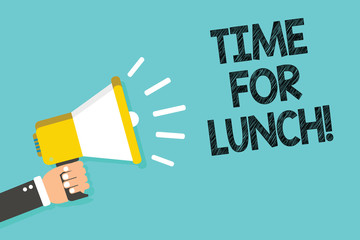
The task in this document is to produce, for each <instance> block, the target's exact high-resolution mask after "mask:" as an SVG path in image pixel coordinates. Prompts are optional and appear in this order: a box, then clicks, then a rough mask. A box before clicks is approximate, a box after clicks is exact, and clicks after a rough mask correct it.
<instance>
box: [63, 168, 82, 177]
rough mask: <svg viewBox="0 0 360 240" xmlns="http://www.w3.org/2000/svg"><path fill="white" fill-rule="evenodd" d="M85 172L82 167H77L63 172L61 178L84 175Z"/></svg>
mask: <svg viewBox="0 0 360 240" xmlns="http://www.w3.org/2000/svg"><path fill="white" fill-rule="evenodd" d="M85 173H86V170H85V168H83V167H82V168H79V169H73V170H70V171H69V172H66V173H64V174H63V175H62V179H63V180H69V179H73V178H76V177H78V176H81V175H85Z"/></svg>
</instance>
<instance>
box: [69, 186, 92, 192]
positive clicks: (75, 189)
mask: <svg viewBox="0 0 360 240" xmlns="http://www.w3.org/2000/svg"><path fill="white" fill-rule="evenodd" d="M89 187H90V185H89V184H88V183H82V184H80V185H77V186H74V187H72V188H70V190H69V192H70V193H71V194H74V193H77V192H85V190H86V189H88V188H89Z"/></svg>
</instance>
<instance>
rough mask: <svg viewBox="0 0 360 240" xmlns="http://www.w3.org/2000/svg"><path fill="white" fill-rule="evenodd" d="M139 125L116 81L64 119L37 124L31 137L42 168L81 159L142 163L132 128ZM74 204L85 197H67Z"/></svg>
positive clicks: (55, 118) (48, 120)
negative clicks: (42, 165)
mask: <svg viewBox="0 0 360 240" xmlns="http://www.w3.org/2000/svg"><path fill="white" fill-rule="evenodd" d="M138 122H139V117H138V115H137V114H136V113H135V112H129V110H128V106H127V103H126V99H125V94H124V90H123V87H122V85H121V81H120V78H119V77H113V78H112V79H111V84H110V85H108V86H107V87H106V88H104V89H103V90H102V91H100V92H99V93H97V94H96V95H95V96H94V97H92V98H91V99H89V100H88V101H87V102H85V103H84V104H82V105H81V106H80V107H78V108H77V109H75V110H74V111H72V112H71V113H67V114H64V115H60V116H57V117H53V118H49V119H46V120H42V121H39V122H37V123H36V124H35V129H36V133H35V134H34V135H33V138H34V142H35V147H36V150H37V155H38V156H39V157H42V159H43V161H44V163H45V164H48V165H52V164H56V166H61V165H64V164H69V163H71V162H75V161H78V160H79V158H80V157H83V156H84V157H95V158H106V159H114V160H124V161H132V162H133V163H134V164H139V163H140V162H141V155H140V151H139V147H138V143H137V140H136V136H135V132H134V129H133V127H134V126H136V125H137V124H138ZM65 191H66V194H67V196H68V199H69V200H70V201H74V200H77V199H80V198H83V197H86V196H87V194H84V193H82V192H78V193H76V194H70V193H69V190H68V189H65Z"/></svg>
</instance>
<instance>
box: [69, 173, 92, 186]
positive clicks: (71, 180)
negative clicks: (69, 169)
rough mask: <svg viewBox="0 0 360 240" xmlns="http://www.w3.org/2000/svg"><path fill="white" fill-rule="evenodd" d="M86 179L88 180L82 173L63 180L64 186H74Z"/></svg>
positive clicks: (84, 181)
mask: <svg viewBox="0 0 360 240" xmlns="http://www.w3.org/2000/svg"><path fill="white" fill-rule="evenodd" d="M87 181H88V178H87V177H86V176H85V175H82V176H79V177H77V178H73V179H70V180H68V181H66V182H64V187H65V188H70V187H74V186H76V185H79V184H82V183H86V182H87Z"/></svg>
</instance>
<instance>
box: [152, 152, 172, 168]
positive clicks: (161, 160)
mask: <svg viewBox="0 0 360 240" xmlns="http://www.w3.org/2000/svg"><path fill="white" fill-rule="evenodd" d="M151 159H152V160H154V161H157V162H159V163H162V164H165V165H168V166H170V167H173V166H174V162H173V161H170V160H167V159H165V158H162V157H159V156H156V155H152V156H151Z"/></svg>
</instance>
